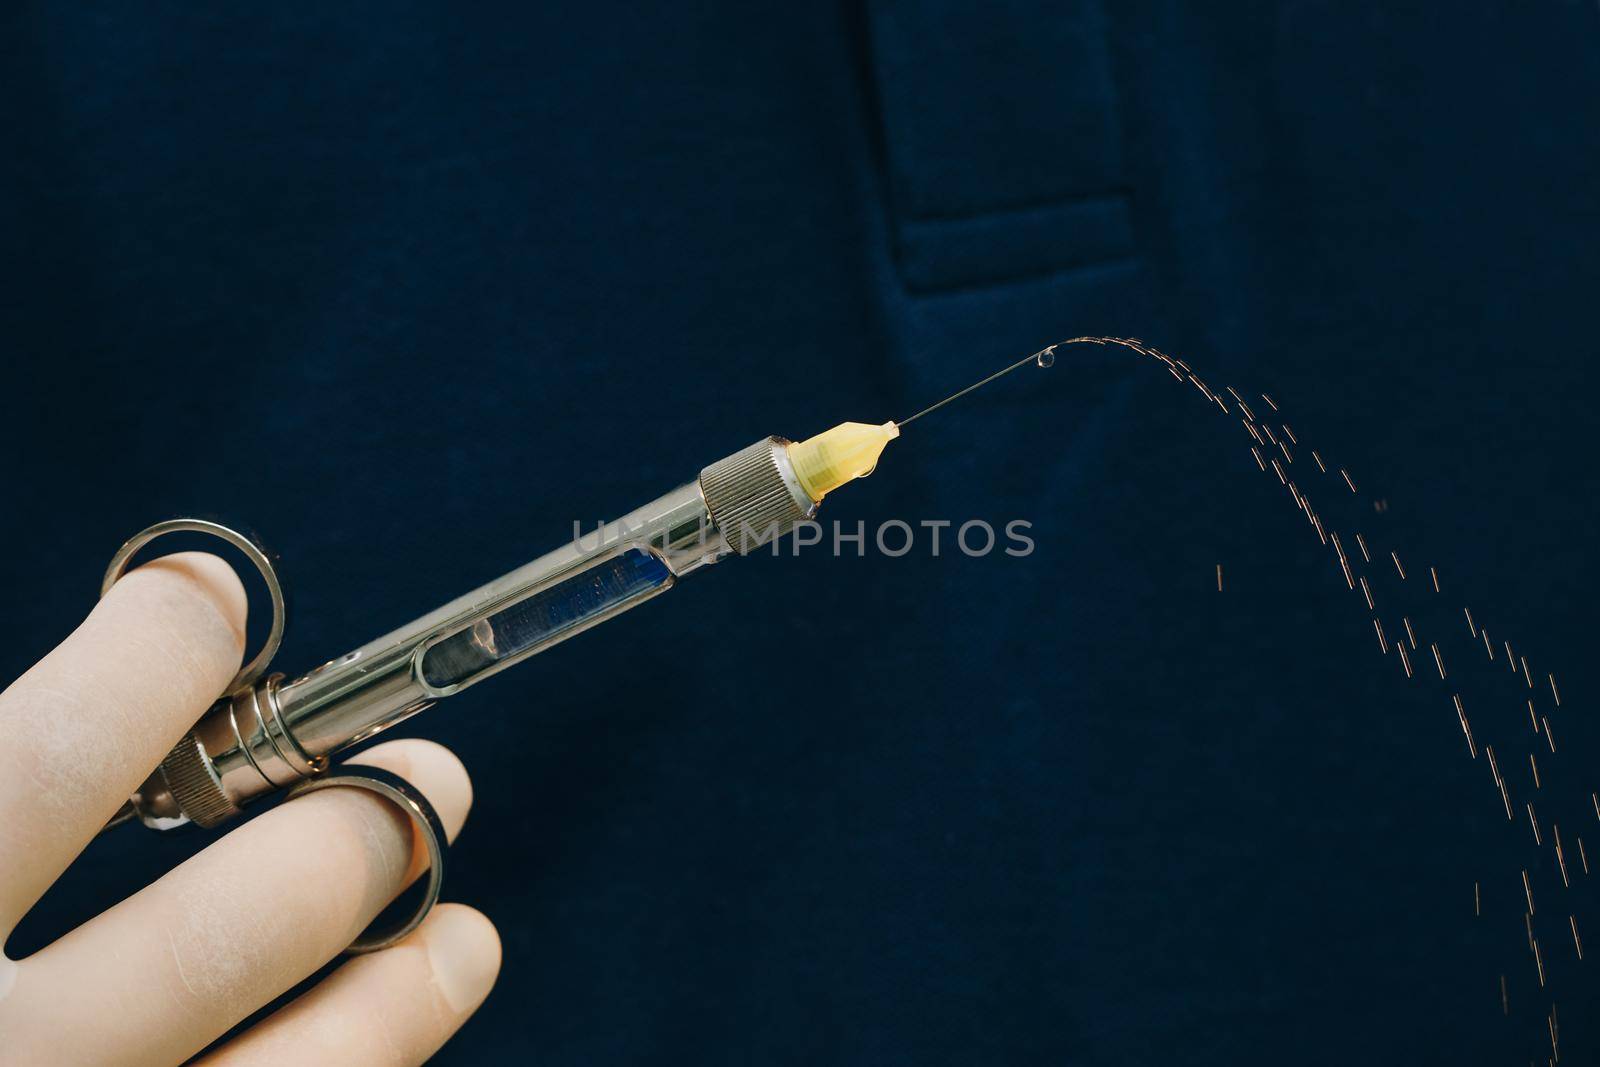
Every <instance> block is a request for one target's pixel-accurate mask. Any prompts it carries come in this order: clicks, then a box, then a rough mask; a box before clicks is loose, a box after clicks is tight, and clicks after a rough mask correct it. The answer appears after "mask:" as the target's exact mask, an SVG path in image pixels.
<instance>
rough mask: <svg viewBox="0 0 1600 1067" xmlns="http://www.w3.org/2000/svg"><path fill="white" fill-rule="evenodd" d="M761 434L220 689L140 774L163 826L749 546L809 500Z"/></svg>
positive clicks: (225, 806)
mask: <svg viewBox="0 0 1600 1067" xmlns="http://www.w3.org/2000/svg"><path fill="white" fill-rule="evenodd" d="M787 445H788V442H786V441H783V440H782V439H781V438H765V439H763V440H761V441H758V442H756V443H755V444H753V445H751V446H750V447H749V448H746V449H742V450H740V451H739V452H736V453H734V454H733V455H731V456H729V457H727V458H726V459H723V460H720V461H718V462H717V463H713V464H712V465H711V466H709V467H707V468H706V469H705V470H703V471H701V473H700V477H699V478H698V479H697V480H695V481H693V482H690V483H688V484H686V485H683V486H680V487H679V488H677V489H674V490H673V491H672V492H670V493H667V494H665V495H664V496H661V497H658V498H657V499H655V500H652V501H651V502H650V503H648V504H646V505H645V506H644V507H642V508H638V509H636V510H635V511H632V512H630V513H629V514H627V515H624V516H623V517H622V518H620V519H618V520H616V521H615V522H612V523H610V524H608V525H606V526H603V527H600V528H599V529H597V530H590V531H587V532H583V531H581V530H580V531H575V534H576V536H575V537H574V538H573V540H572V541H570V542H569V543H567V544H564V545H562V546H560V547H559V548H557V549H554V550H553V551H551V552H547V553H545V554H544V555H542V556H540V557H539V558H538V559H535V560H533V561H532V562H531V563H528V564H525V565H524V566H522V567H518V568H517V569H516V570H514V571H511V572H510V573H509V574H505V575H502V576H501V577H499V578H497V579H495V580H494V581H492V582H489V583H488V584H486V585H484V586H481V587H480V588H478V589H475V590H473V591H472V592H470V593H467V594H466V595H464V596H461V597H457V598H456V599H455V600H452V601H451V602H449V603H448V604H445V605H444V606H442V607H440V608H438V609H437V610H435V611H432V612H430V613H428V614H427V615H424V616H422V617H421V618H419V619H416V620H415V621H413V622H411V623H409V624H407V625H405V626H402V627H400V628H399V629H397V630H395V631H393V632H391V633H388V634H385V635H384V636H383V637H380V638H378V639H376V640H374V641H370V642H368V643H367V644H365V645H363V646H361V647H360V648H358V649H356V650H355V651H353V652H350V653H348V654H346V655H344V656H341V657H339V658H338V659H335V660H331V661H329V662H327V663H325V664H323V665H322V666H320V667H317V668H316V669H314V670H312V671H310V672H308V673H306V674H303V675H301V676H300V677H298V678H295V679H293V680H292V681H284V680H283V678H282V676H279V675H274V676H272V677H270V678H267V679H266V680H264V681H262V682H260V683H258V684H256V685H254V686H250V687H246V688H245V689H242V690H240V691H239V692H237V693H234V694H232V695H230V696H228V697H225V698H223V699H222V700H220V701H218V702H217V704H216V705H215V706H213V707H212V709H211V710H210V711H209V712H207V713H206V715H205V717H204V718H202V719H201V720H200V722H199V723H198V724H196V726H195V728H194V729H193V730H192V731H190V733H189V734H188V735H187V736H186V737H185V738H184V739H183V740H182V741H181V742H179V744H178V745H177V746H175V747H174V748H173V749H172V751H171V752H170V753H169V754H168V755H167V757H166V759H165V760H163V761H162V765H161V767H160V768H159V769H158V770H157V771H156V772H155V773H154V774H152V775H151V776H150V778H149V779H148V780H147V781H146V782H145V783H144V785H143V786H141V787H140V790H139V792H138V793H136V794H135V795H134V797H133V799H132V805H133V807H134V808H135V810H136V811H137V812H138V813H139V815H140V816H141V817H142V818H143V820H144V822H145V824H146V825H149V826H154V827H157V828H166V827H168V826H174V825H179V824H181V823H184V822H189V821H193V822H197V823H200V824H201V825H206V826H210V825H215V824H217V823H219V822H222V821H224V820H226V819H227V818H229V817H231V816H232V815H234V814H236V813H237V812H238V810H239V808H240V807H241V806H242V805H243V804H245V803H247V802H248V801H250V800H252V799H254V798H255V797H258V796H260V795H262V794H265V793H269V792H272V791H274V790H276V789H280V788H285V787H287V786H290V785H293V784H294V783H295V782H296V781H298V780H300V779H301V778H305V777H309V776H311V775H314V774H316V773H318V772H319V771H320V770H322V768H323V767H325V766H326V764H327V760H328V757H329V756H331V755H333V754H334V753H336V752H338V751H339V750H341V749H343V748H346V747H348V746H350V745H353V744H356V743H358V742H360V741H363V740H365V739H367V738H369V737H371V736H373V735H374V734H376V733H379V732H381V731H383V730H385V729H388V728H389V727H390V726H393V725H395V724H396V723H398V722H400V721H402V720H404V719H406V718H408V717H409V716H411V715H414V714H416V713H417V712H419V711H421V710H422V709H424V708H426V707H428V706H429V705H430V704H432V703H434V702H435V701H437V700H441V699H443V698H445V697H448V696H453V695H454V694H456V693H459V692H460V691H461V690H463V689H465V688H467V687H468V686H470V685H473V684H475V683H477V682H479V681H481V680H483V679H484V678H487V677H488V676H490V675H491V674H495V673H497V672H499V671H502V670H504V669H506V668H507V667H510V666H512V665H514V664H516V663H520V662H521V661H522V660H524V659H527V658H529V657H530V656H534V655H536V654H538V653H540V652H542V651H544V650H545V649H548V648H550V647H552V646H554V645H556V644H559V643H560V642H561V641H564V640H566V639H567V638H569V637H572V636H574V635H576V634H579V633H582V632H583V631H584V630H587V629H590V628H591V627H594V626H597V625H599V624H600V623H602V622H604V621H606V620H607V619H610V618H614V617H615V616H617V615H619V614H621V613H622V612H624V611H626V610H628V609H629V608H631V607H634V606H636V605H638V604H641V603H643V602H644V601H646V600H648V599H650V598H652V597H654V596H657V595H659V594H660V593H664V592H666V591H667V590H668V589H670V588H671V587H672V586H673V585H674V584H675V583H676V582H677V581H678V579H680V578H682V577H685V576H687V575H689V574H691V573H693V572H694V571H696V570H698V569H699V568H701V567H703V566H705V565H706V564H709V563H714V562H716V561H717V560H719V559H721V558H722V557H723V556H726V555H728V554H730V553H737V554H740V555H743V554H745V553H748V552H750V551H753V550H754V549H755V548H757V547H759V546H760V545H762V544H765V543H767V542H769V541H771V540H773V539H775V538H777V537H779V536H782V535H783V534H784V533H787V532H788V531H789V530H790V529H792V528H793V527H794V525H795V524H796V523H798V522H800V521H802V520H804V519H806V518H808V517H810V515H811V514H813V513H814V511H815V509H816V505H815V502H814V501H812V500H811V498H810V497H809V496H807V495H806V492H805V490H804V489H803V488H801V486H800V483H799V482H798V481H797V480H796V478H795V475H794V471H793V469H792V467H791V465H790V463H789V459H788V449H787Z"/></svg>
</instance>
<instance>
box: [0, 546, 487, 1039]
mask: <svg viewBox="0 0 1600 1067" xmlns="http://www.w3.org/2000/svg"><path fill="white" fill-rule="evenodd" d="M244 617H245V596H244V590H243V588H242V587H241V586H240V584H239V581H238V578H237V577H236V576H235V575H234V573H233V571H232V570H231V569H230V568H229V567H228V566H227V564H225V563H223V562H222V561H221V560H219V559H217V558H215V557H213V556H208V555H203V554H199V553H185V554H181V555H174V556H166V557H163V558H161V559H158V560H156V561H154V562H152V563H149V564H147V565H145V566H143V567H140V568H138V569H136V570H134V571H131V572H130V573H128V574H127V575H126V576H124V577H123V578H122V580H120V581H119V582H117V584H116V585H115V586H114V587H112V589H111V591H110V592H109V593H108V594H107V595H106V597H105V598H104V599H103V600H101V601H100V602H99V604H98V605H96V607H95V609H94V610H93V611H92V612H91V613H90V614H89V617H88V619H87V620H86V621H85V622H84V623H83V625H82V626H80V627H79V628H78V629H77V631H76V632H74V633H73V634H72V635H71V636H70V637H68V638H67V640H66V641H65V642H63V643H62V644H61V645H60V647H58V648H56V649H55V650H54V651H53V652H51V653H50V654H49V655H48V656H46V657H45V658H44V659H43V660H41V661H40V662H39V663H38V664H37V665H36V666H34V667H33V669H32V670H30V671H28V672H27V673H26V674H24V675H23V676H22V677H21V678H19V679H18V680H17V681H16V682H15V683H14V684H13V685H12V686H11V687H10V688H9V689H7V690H6V691H5V692H4V693H3V694H0V944H3V943H4V939H5V938H6V937H9V936H10V933H11V931H12V930H13V929H14V928H15V926H16V924H17V921H18V920H19V919H21V917H22V916H23V915H24V914H25V913H26V912H27V910H28V909H29V908H30V907H32V906H33V904H34V903H35V902H36V901H37V900H38V899H39V897H40V896H41V895H42V894H43V893H44V891H45V890H46V889H47V888H49V886H50V884H51V883H52V882H54V881H55V880H56V878H57V877H58V876H59V875H60V874H61V872H62V871H63V870H64V869H65V868H66V867H67V865H68V864H69V863H71V862H72V860H73V858H74V857H75V856H76V855H77V854H78V853H79V852H80V851H81V850H82V849H83V847H84V846H85V845H86V844H87V843H88V842H89V840H90V839H91V838H93V837H94V835H95V834H96V832H97V831H99V830H100V828H101V827H102V826H103V825H104V823H105V822H106V820H107V819H108V818H110V817H111V815H112V814H113V813H114V812H115V811H116V810H117V808H118V807H119V806H120V805H121V803H122V802H123V801H124V800H126V799H127V797H128V796H129V794H130V793H132V791H133V790H134V789H135V788H136V787H137V786H138V785H139V784H140V782H142V781H143V780H144V778H145V776H146V775H147V774H149V772H150V770H151V769H152V768H153V767H155V766H156V764H157V763H159V762H160V760H161V758H162V756H163V755H165V753H166V751H167V749H169V748H170V747H171V746H172V745H173V744H174V743H175V742H176V741H177V740H178V739H179V738H180V737H181V736H182V735H183V733H184V732H185V731H186V730H187V729H188V728H189V727H190V726H191V725H193V723H194V721H195V720H196V719H197V718H199V716H200V714H201V713H202V712H204V711H205V710H206V708H207V707H208V706H209V705H210V704H211V703H212V701H213V700H215V699H216V697H217V696H218V695H219V694H220V693H221V692H222V690H223V688H224V687H225V686H226V685H227V683H228V681H229V679H230V678H231V677H232V676H233V674H234V672H235V671H236V670H237V669H238V666H239V660H240V655H241V653H242V650H243V646H244ZM354 762H360V763H366V764H372V765H375V766H379V767H384V768H387V769H389V770H391V771H393V772H395V773H397V774H399V775H401V776H403V777H405V778H407V779H409V780H410V781H411V782H412V783H413V784H415V785H416V786H417V788H418V789H420V790H421V791H422V792H423V793H425V794H426V795H427V797H428V799H429V800H430V801H431V802H432V804H433V806H434V807H435V808H436V809H437V811H438V813H439V817H440V819H441V820H442V821H443V823H444V825H445V829H446V831H447V832H448V834H449V836H450V837H452V838H453V837H454V836H455V835H456V833H457V831H459V830H460V828H461V824H462V822H463V821H464V820H465V819H466V815H467V808H468V807H469V806H470V804H471V801H472V787H471V783H470V782H469V781H468V779H467V774H466V771H465V770H464V769H463V768H462V766H461V764H460V762H459V761H458V760H457V759H456V758H455V756H453V755H451V754H450V752H448V751H447V750H446V749H444V748H441V747H439V746H438V745H434V744H431V743H428V742H424V741H396V742H391V743H389V744H384V745H379V746H378V747H376V748H373V749H370V750H368V751H366V752H364V753H363V754H362V755H361V756H360V757H358V758H357V760H356V761H354ZM125 832H137V831H132V830H129V831H125ZM421 851H422V850H421V849H420V848H413V830H412V826H411V824H410V822H409V821H408V820H407V819H406V817H405V816H404V815H403V814H402V813H401V812H400V810H399V809H398V808H397V807H395V806H394V805H393V804H391V803H389V802H388V801H386V800H384V799H382V798H381V797H379V796H377V795H375V794H373V793H371V792H368V791H367V790H364V789H350V788H339V789H323V790H319V791H317V792H314V793H309V794H307V795H305V796H303V797H299V798H296V799H294V800H292V801H290V802H288V803H286V804H283V805H280V806H279V807H277V808H274V809H273V810H271V811H269V812H267V813H265V814H264V815H262V816H260V817H259V818H256V819H254V820H252V821H250V822H248V823H245V824H244V825H242V826H240V827H239V828H238V829H235V830H234V831H233V832H232V833H229V834H228V835H227V836H226V837H224V838H222V839H221V840H220V841H218V842H216V843H215V844H213V845H212V846H211V847H210V848H208V849H206V850H205V851H204V852H201V853H200V854H199V855H197V856H195V857H193V858H192V859H190V860H189V861H188V862H186V863H184V864H182V865H181V866H179V867H178V868H177V869H175V870H173V871H171V872H170V873H168V874H167V875H166V876H165V877H163V878H161V879H160V880H159V881H157V882H156V883H155V884H153V885H151V886H148V887H147V888H145V889H143V890H141V891H140V892H138V893H136V894H134V895H133V896H131V897H129V898H128V899H127V900H124V901H123V902H122V903H120V904H118V905H117V906H116V907H114V908H111V909H110V910H109V911H106V912H104V913H103V914H101V915H98V916H96V917H95V918H93V919H92V920H90V921H89V922H86V923H84V924H83V925H82V926H80V927H78V928H77V929H76V930H73V931H72V932H71V933H69V934H67V935H66V936H65V937H63V938H61V939H60V940H59V941H56V942H55V943H54V944H52V945H50V946H49V947H47V948H45V949H43V950H41V951H39V952H37V953H35V954H34V955H32V956H30V957H28V958H27V959H24V960H21V961H17V962H13V961H11V960H9V959H6V958H5V957H3V956H0V1061H3V1062H4V1063H5V1064H7V1065H21V1064H51V1065H58V1064H79V1063H93V1064H99V1063H108V1064H109V1063H114V1064H175V1063H181V1062H183V1061H184V1060H186V1059H188V1058H189V1057H191V1056H193V1055H194V1054H195V1053H197V1052H198V1051H200V1050H201V1049H204V1048H205V1047H206V1046H207V1045H208V1044H210V1043H211V1042H212V1041H214V1040H215V1039H216V1038H217V1037H218V1036H220V1035H221V1034H223V1033H224V1032H225V1031H227V1030H228V1029H229V1028H230V1027H231V1026H233V1025H234V1024H236V1023H237V1022H239V1021H240V1020H241V1019H243V1018H245V1017H247V1016H248V1015H250V1014H251V1013H252V1012H254V1011H255V1010H256V1009H258V1008H259V1007H261V1005H263V1004H265V1003H267V1002H268V1001H270V1000H272V999H273V998H274V997H276V996H277V995H278V994H280V993H282V992H283V991H284V990H285V989H288V988H289V987H291V986H293V985H294V984H295V983H296V982H298V981H300V980H301V979H303V978H305V977H306V976H307V975H309V974H311V973H312V972H314V971H315V970H317V969H318V968H319V967H321V966H322V965H323V964H324V963H326V962H327V961H328V960H330V959H332V958H333V957H334V956H335V955H337V954H338V953H339V951H340V950H341V949H343V948H344V947H345V946H346V945H348V944H349V943H350V942H351V941H352V940H354V939H355V937H356V936H357V935H358V934H359V933H360V932H361V931H362V929H363V928H364V927H365V926H366V925H367V924H368V923H369V922H370V921H371V920H372V919H373V917H374V916H375V915H377V913H378V912H379V911H380V910H381V909H382V908H383V906H384V905H385V904H386V903H388V902H389V901H390V900H391V899H392V898H393V897H394V896H395V895H396V894H398V893H399V891H400V890H401V888H402V887H403V886H405V885H406V884H407V883H408V882H409V881H411V880H412V879H413V878H414V877H416V875H417V874H418V873H420V871H421V870H422V868H423V867H424V865H425V864H426V862H427V861H426V855H425V854H423V855H420V856H419V855H415V854H414V853H417V852H421ZM499 968H500V943H499V939H498V937H497V936H496V934H495V930H494V927H493V926H491V925H490V923H489V921H488V920H487V919H485V918H484V917H483V916H482V915H480V914H479V913H478V912H476V911H473V910H471V909H470V908H466V907H461V906H459V905H445V906H441V907H438V908H435V909H434V910H433V912H432V913H431V914H430V915H429V916H428V918H427V920H426V921H425V922H424V923H423V924H422V926H421V927H419V928H418V929H417V930H416V931H415V932H413V933H412V934H411V935H410V936H409V937H408V938H406V939H405V940H404V941H402V942H400V943H399V944H398V945H396V946H394V947H392V948H389V949H385V950H384V951H381V952H377V953H374V954H372V955H369V956H362V957H359V958H355V959H353V960H351V961H350V962H347V963H345V964H343V965H342V966H341V967H340V968H339V969H338V970H336V971H334V972H333V973H332V974H331V975H330V976H328V977H327V978H326V979H324V980H323V981H322V982H321V983H319V984H318V985H316V986H314V987H313V988H312V989H311V990H309V991H308V992H306V993H305V994H304V995H302V996H301V997H299V998H298V999H297V1000H295V1001H293V1002H292V1003H290V1004H288V1005H286V1006H285V1007H283V1008H281V1009H280V1010H278V1011H277V1012H276V1013H275V1014H273V1015H271V1016H268V1017H267V1018H266V1019H264V1020H263V1021H261V1022H260V1023H258V1024H257V1025H255V1026H254V1027H252V1028H251V1029H249V1030H247V1031H245V1032H244V1033H242V1034H240V1035H237V1036H235V1037H234V1038H232V1039H231V1040H229V1041H228V1042H227V1043H225V1044H223V1045H221V1046H220V1047H218V1048H216V1049H214V1050H212V1051H211V1052H210V1054H209V1055H208V1056H207V1057H206V1058H205V1059H204V1061H203V1062H205V1063H208V1064H209V1063H226V1064H255V1063H261V1064H269V1063H271V1064H286V1063H295V1064H309V1063H329V1064H333V1063H338V1064H378V1063H382V1064H410V1063H421V1062H422V1061H423V1060H425V1059H427V1058H428V1057H429V1056H430V1055H432V1054H433V1053H434V1051H436V1050H437V1049H438V1048H439V1047H440V1045H442V1044H443V1043H444V1042H445V1041H446V1040H447V1039H448V1038H449V1037H450V1035H451V1034H452V1033H454V1032H455V1031H456V1029H457V1028H459V1027H460V1026H461V1024H462V1023H463V1022H464V1021H465V1020H466V1019H467V1017H468V1016H469V1015H471V1014H472V1012H473V1011H474V1010H475V1009H476V1008H477V1007H478V1005H479V1004H480V1003H482V1001H483V999H484V997H485V996H487V995H488V993H489V989H490V987H491V986H492V985H493V984H494V980H495V976H496V974H497V973H498V971H499Z"/></svg>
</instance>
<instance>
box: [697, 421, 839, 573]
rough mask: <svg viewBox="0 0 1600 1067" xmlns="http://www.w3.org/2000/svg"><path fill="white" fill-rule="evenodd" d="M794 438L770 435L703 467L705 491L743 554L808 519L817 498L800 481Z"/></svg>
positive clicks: (708, 504) (709, 504)
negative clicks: (792, 457) (792, 453)
mask: <svg viewBox="0 0 1600 1067" xmlns="http://www.w3.org/2000/svg"><path fill="white" fill-rule="evenodd" d="M788 446H789V442H787V441H785V440H784V439H783V438H781V437H765V438H762V439H761V440H760V441H757V442H756V443H755V444H753V445H751V446H750V447H749V448H743V449H740V450H739V451H737V452H735V453H734V454H733V455H731V456H729V457H727V458H726V459H719V460H718V461H717V462H715V463H713V464H711V466H709V467H707V468H706V469H705V470H703V471H701V472H700V492H701V494H702V495H704V496H705V500H706V508H707V509H708V510H709V511H710V512H711V517H712V519H713V520H715V522H716V524H717V529H718V530H719V531H720V532H721V533H722V538H723V540H724V541H726V542H727V543H728V547H729V548H731V549H733V550H734V551H735V552H737V553H739V555H741V556H743V555H746V554H748V553H750V552H752V551H754V550H755V549H757V548H760V547H761V546H762V545H764V544H766V543H767V542H768V541H772V540H775V539H777V538H779V537H782V536H783V535H784V534H786V533H788V532H789V531H790V530H792V529H794V526H795V524H796V523H798V522H803V521H805V520H806V519H809V518H810V517H811V516H812V514H813V513H815V511H816V507H817V506H816V504H815V503H813V502H812V500H811V498H810V497H808V496H807V495H806V492H805V490H804V489H801V488H800V483H799V482H797V481H795V478H794V472H793V470H792V469H791V468H790V466H789V452H788Z"/></svg>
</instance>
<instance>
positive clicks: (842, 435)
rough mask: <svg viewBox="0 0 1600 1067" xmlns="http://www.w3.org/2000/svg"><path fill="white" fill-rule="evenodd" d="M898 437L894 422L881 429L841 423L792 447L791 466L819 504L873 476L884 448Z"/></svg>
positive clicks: (803, 486) (790, 452)
mask: <svg viewBox="0 0 1600 1067" xmlns="http://www.w3.org/2000/svg"><path fill="white" fill-rule="evenodd" d="M899 436H900V427H898V426H896V425H895V424H894V423H892V422H886V423H884V424H883V425H881V426H874V425H872V424H871V423H866V422H841V423H840V424H839V425H837V426H835V427H834V428H833V429H831V430H824V431H823V432H822V433H819V434H817V435H816V436H815V437H809V438H807V439H806V440H804V441H800V442H797V443H795V444H791V445H790V446H789V462H790V463H791V464H793V465H794V474H795V477H796V478H798V479H799V480H800V487H801V488H802V489H804V490H805V491H806V494H807V495H808V496H810V497H811V499H812V500H817V501H820V500H821V499H822V498H823V497H825V496H827V495H828V494H829V493H831V492H833V491H834V490H835V489H837V488H839V487H840V486H841V485H843V484H844V483H845V482H849V481H854V480H855V479H857V478H865V477H866V476H867V475H869V474H871V473H872V470H873V468H874V467H876V466H877V465H878V457H879V456H880V455H882V454H883V450H884V448H885V447H886V446H887V445H888V444H889V442H890V441H893V440H894V439H895V438H896V437H899Z"/></svg>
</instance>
